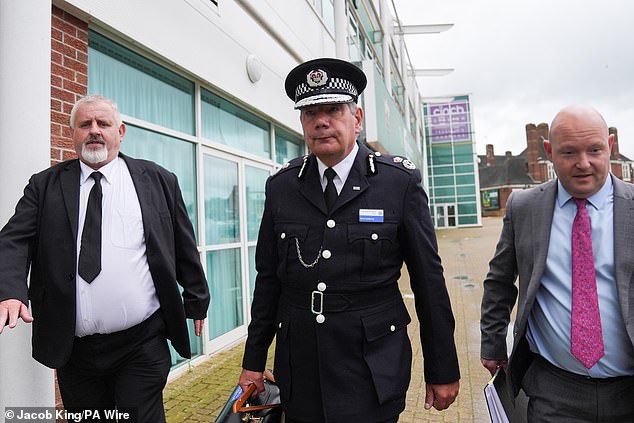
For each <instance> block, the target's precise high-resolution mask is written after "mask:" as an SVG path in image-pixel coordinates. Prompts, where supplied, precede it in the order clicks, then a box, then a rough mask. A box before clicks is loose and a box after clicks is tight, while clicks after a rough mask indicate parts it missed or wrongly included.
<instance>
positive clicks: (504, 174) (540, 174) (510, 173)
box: [478, 123, 632, 216]
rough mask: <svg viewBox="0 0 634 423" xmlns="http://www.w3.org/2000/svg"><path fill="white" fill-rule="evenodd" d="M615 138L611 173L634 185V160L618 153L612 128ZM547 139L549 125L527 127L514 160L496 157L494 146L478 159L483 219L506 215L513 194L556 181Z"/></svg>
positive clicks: (611, 158)
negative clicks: (549, 157) (552, 180)
mask: <svg viewBox="0 0 634 423" xmlns="http://www.w3.org/2000/svg"><path fill="white" fill-rule="evenodd" d="M609 132H610V134H614V144H613V145H612V153H611V155H610V167H611V172H612V174H614V176H616V177H617V178H620V179H622V180H624V181H627V182H632V160H630V159H629V158H627V157H626V156H624V155H622V154H621V153H620V152H619V137H618V131H617V129H616V128H614V127H610V128H609ZM547 138H548V124H547V123H540V124H539V125H535V124H533V123H529V124H527V125H526V149H525V150H524V151H522V152H521V153H520V154H519V155H517V156H513V155H512V154H511V152H510V151H507V152H506V153H505V155H503V156H496V155H495V152H494V149H493V145H492V144H487V147H486V155H483V156H478V157H479V168H478V171H479V174H480V195H481V199H482V215H483V216H501V215H503V214H504V209H505V207H506V200H507V199H508V197H509V195H510V194H511V192H513V191H514V190H517V189H526V188H530V187H532V186H536V185H539V184H541V183H543V182H546V181H549V180H551V179H555V178H556V175H555V170H554V168H553V164H552V162H551V161H550V160H548V158H547V157H546V150H545V149H544V143H543V140H544V139H547Z"/></svg>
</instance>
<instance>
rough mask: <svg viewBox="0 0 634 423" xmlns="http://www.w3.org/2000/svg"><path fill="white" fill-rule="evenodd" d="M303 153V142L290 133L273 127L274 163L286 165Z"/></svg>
mask: <svg viewBox="0 0 634 423" xmlns="http://www.w3.org/2000/svg"><path fill="white" fill-rule="evenodd" d="M303 153H304V141H303V140H302V139H301V138H300V137H298V136H295V135H292V134H291V133H290V132H288V131H285V130H283V129H281V128H278V127H275V161H276V162H277V163H286V162H288V161H289V160H291V159H294V158H295V157H299V156H301V155H303Z"/></svg>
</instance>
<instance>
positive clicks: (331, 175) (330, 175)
mask: <svg viewBox="0 0 634 423" xmlns="http://www.w3.org/2000/svg"><path fill="white" fill-rule="evenodd" d="M324 176H326V180H327V181H328V182H327V183H326V189H325V190H324V198H325V199H326V207H327V208H328V211H330V210H332V206H334V205H335V201H337V188H335V182H334V179H335V176H337V172H335V171H334V169H333V168H331V167H329V168H328V169H326V170H325V171H324Z"/></svg>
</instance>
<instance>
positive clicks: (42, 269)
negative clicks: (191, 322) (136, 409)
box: [0, 154, 209, 368]
mask: <svg viewBox="0 0 634 423" xmlns="http://www.w3.org/2000/svg"><path fill="white" fill-rule="evenodd" d="M120 156H121V157H122V158H123V159H124V160H125V163H126V165H127V166H128V169H129V170H130V175H131V176H132V181H133V182H134V186H135V189H136V192H137V195H138V198H139V203H140V205H141V213H142V217H143V229H144V233H145V243H146V252H147V260H148V264H149V268H150V273H151V274H152V279H153V280H154V285H155V287H156V293H157V295H158V299H159V302H160V311H161V314H162V316H163V318H164V320H165V324H166V326H167V337H168V338H169V339H170V340H171V341H172V345H173V346H174V348H175V349H176V351H178V353H179V354H180V355H182V356H183V357H186V358H188V357H190V356H191V350H190V345H189V335H188V331H187V325H186V321H185V317H186V316H187V317H188V318H191V319H204V318H205V317H206V313H207V307H208V305H209V290H208V287H207V282H206V279H205V275H204V273H203V269H202V267H201V264H200V258H199V255H198V251H197V249H196V240H195V237H194V232H193V228H192V225H191V222H190V221H189V218H188V217H187V211H186V209H185V205H184V202H183V199H182V195H181V191H180V188H179V186H178V181H177V178H176V176H175V175H174V174H173V173H171V172H168V171H167V170H165V169H164V168H162V167H160V166H158V165H157V164H155V163H153V162H149V161H146V160H137V159H132V158H130V157H126V156H124V155H122V154H121V155H120ZM79 178H80V166H79V161H78V160H70V161H66V162H63V163H60V164H58V165H56V166H53V167H51V168H49V169H46V170H44V171H42V172H40V173H38V174H35V175H33V176H32V177H31V179H30V180H29V183H28V185H27V186H26V188H25V189H24V195H23V197H22V198H21V199H20V201H19V202H18V204H17V206H16V209H15V214H14V215H13V216H12V217H11V218H10V219H9V222H8V223H7V224H6V225H5V227H4V228H3V229H2V230H1V231H0V257H2V259H1V260H0V301H2V300H5V299H9V298H16V299H19V300H20V301H22V302H23V303H25V304H28V300H31V306H32V311H33V316H34V318H35V320H34V322H33V338H32V343H33V358H35V359H36V360H37V361H39V362H41V363H42V364H44V365H46V366H49V367H52V368H59V367H61V366H63V365H64V364H65V363H66V362H67V361H68V359H69V357H70V354H71V351H72V347H73V340H74V337H75V314H76V304H75V302H76V289H75V278H76V261H77V241H76V240H77V225H78V219H79V218H78V216H79ZM104 265H108V264H107V263H105V264H104ZM29 270H30V284H29V287H28V291H27V283H26V280H27V275H28V274H29ZM177 281H178V283H179V284H180V285H181V286H182V287H183V290H184V291H183V293H182V300H181V294H180V292H179V289H178V286H177ZM183 304H184V307H183Z"/></svg>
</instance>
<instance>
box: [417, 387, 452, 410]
mask: <svg viewBox="0 0 634 423" xmlns="http://www.w3.org/2000/svg"><path fill="white" fill-rule="evenodd" d="M459 390H460V382H459V381H456V382H454V383H448V384H446V385H433V384H430V383H427V384H425V391H426V394H425V410H429V409H430V408H432V407H434V408H435V409H436V410H438V411H440V410H444V409H445V408H448V407H449V406H450V405H451V404H452V403H453V402H454V401H455V399H456V397H457V396H458V391H459Z"/></svg>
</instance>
